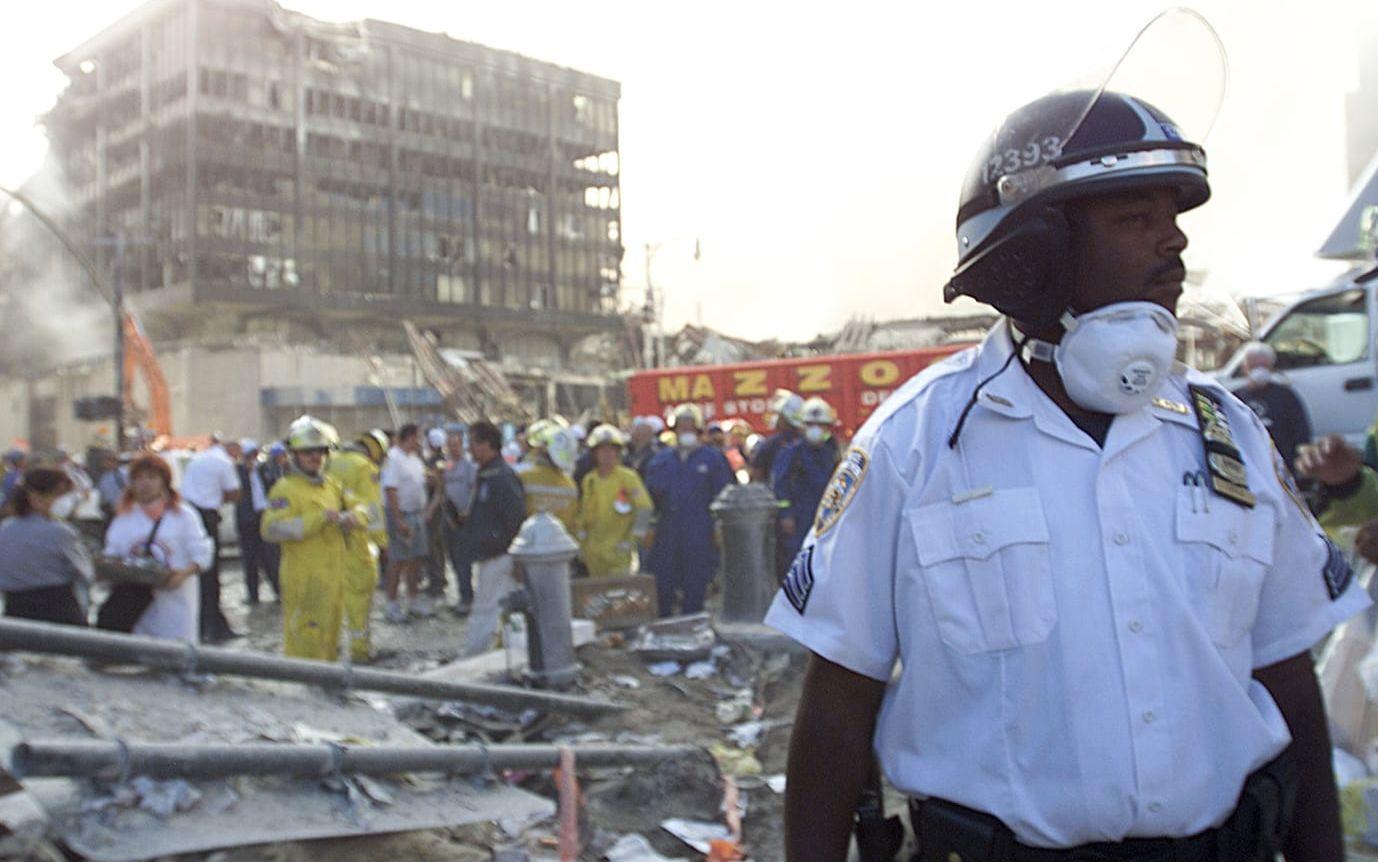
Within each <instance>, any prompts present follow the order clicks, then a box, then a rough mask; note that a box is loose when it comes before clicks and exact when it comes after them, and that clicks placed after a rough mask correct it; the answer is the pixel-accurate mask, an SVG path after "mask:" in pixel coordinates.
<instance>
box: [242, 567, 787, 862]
mask: <svg viewBox="0 0 1378 862" xmlns="http://www.w3.org/2000/svg"><path fill="white" fill-rule="evenodd" d="M221 580H222V589H221V595H222V606H223V608H224V610H225V613H226V615H227V616H228V618H229V619H230V622H231V625H232V626H233V627H234V628H235V629H236V630H237V631H241V632H243V633H244V634H245V635H246V636H245V637H244V638H241V639H236V640H233V641H230V642H228V643H226V644H225V645H224V646H226V647H228V648H231V649H247V650H254V651H261V652H266V653H270V654H278V653H280V652H281V648H282V612H281V605H279V604H278V603H276V602H275V601H273V600H272V598H271V596H272V592H271V588H269V587H267V586H266V585H265V586H264V587H263V588H262V590H261V598H262V601H261V602H260V603H259V604H257V605H254V606H250V605H248V604H247V603H246V601H245V592H244V585H243V579H242V574H241V569H240V566H239V561H238V560H237V559H235V558H234V557H233V556H230V557H229V558H228V559H226V560H225V561H224V564H223V565H222V574H221ZM449 589H450V591H451V597H450V598H449V601H453V592H454V585H453V581H451V583H450V586H449ZM711 609H713V600H712V599H710V610H711ZM381 610H382V596H381V593H379V594H378V598H377V600H376V601H375V603H374V611H373V624H372V641H373V648H374V652H375V653H376V654H377V655H378V659H377V661H376V662H375V663H374V665H373V666H375V667H379V668H386V669H393V670H399V671H406V672H418V673H420V672H425V671H427V670H430V669H433V668H435V667H438V666H440V665H442V664H446V663H449V662H452V661H454V660H455V659H456V658H457V657H458V656H459V654H460V651H461V648H462V645H463V641H464V631H465V624H466V621H465V620H464V619H463V618H460V617H456V616H454V615H453V614H452V613H450V611H449V610H448V609H446V608H444V607H443V606H442V607H441V608H440V609H439V610H438V612H437V614H436V615H435V616H434V617H431V618H427V619H417V618H413V619H411V620H410V621H408V622H407V623H405V624H400V625H399V624H391V623H388V622H386V621H384V620H383V619H382V613H381ZM578 657H579V661H580V665H581V669H580V674H579V679H578V682H577V683H576V686H575V688H574V690H573V691H574V693H578V694H584V695H588V696H592V697H602V698H607V699H609V700H616V701H620V702H622V703H625V704H627V705H628V706H629V707H630V708H629V709H628V710H626V711H624V712H620V713H613V714H609V715H605V716H602V717H600V718H598V719H590V720H585V721H571V720H564V719H560V718H558V717H554V716H549V717H544V718H542V719H540V720H538V721H535V722H533V723H531V724H530V725H523V724H522V722H521V720H520V719H519V717H517V716H506V717H504V716H501V715H498V716H489V717H487V718H486V720H485V719H482V718H475V717H472V716H460V717H456V715H454V714H453V713H452V714H450V715H444V714H442V713H443V712H444V708H443V707H444V705H441V704H434V703H432V704H424V705H419V706H417V705H414V706H413V707H411V708H409V709H406V710H403V711H402V713H401V716H402V718H403V719H404V721H405V722H406V723H407V724H408V725H410V726H411V727H412V728H413V729H415V730H417V731H418V732H420V733H421V734H423V735H424V736H427V737H428V738H430V739H432V740H434V741H436V742H441V743H446V742H449V743H458V742H475V741H482V742H521V741H529V742H536V741H553V742H621V743H626V744H651V745H659V744H665V745H677V744H689V745H693V746H697V747H699V748H701V749H703V752H704V753H703V755H702V756H700V757H697V758H693V759H690V760H687V761H682V762H676V763H668V764H664V765H661V766H658V767H654V768H645V767H642V768H638V769H599V770H586V769H579V770H578V771H579V778H580V782H581V790H582V795H583V799H584V808H583V816H582V830H581V837H582V839H583V841H584V843H585V847H584V853H583V854H582V856H581V858H585V859H599V858H601V857H602V854H603V852H605V851H606V849H607V848H608V847H609V846H610V845H611V843H612V842H613V841H615V840H616V839H617V838H619V837H621V836H624V835H628V834H632V833H636V834H639V835H642V836H644V837H645V838H646V839H647V841H648V842H649V843H650V845H651V846H652V847H653V848H654V849H655V850H656V851H658V852H659V853H661V854H663V855H665V856H667V857H670V858H686V859H688V858H701V856H700V854H698V853H696V852H695V851H694V850H693V849H691V848H690V847H689V846H688V845H687V844H685V843H684V842H682V841H681V840H679V839H678V838H676V837H674V836H673V835H671V834H670V833H669V832H667V831H665V830H664V829H662V828H661V827H660V824H661V823H662V822H663V821H665V820H667V819H670V818H681V819H684V820H690V821H699V822H710V823H719V824H722V823H724V822H725V818H724V815H723V811H722V805H723V800H724V796H725V791H726V790H727V786H728V782H726V781H725V779H730V783H731V785H733V787H734V789H735V791H736V795H737V798H738V809H739V810H743V809H744V813H743V816H742V849H743V850H744V851H745V852H746V853H747V854H748V855H749V857H750V858H753V859H763V860H773V859H782V858H783V856H784V854H783V849H782V848H783V798H784V797H783V795H782V794H781V793H780V792H779V788H780V787H781V786H782V785H781V783H780V782H781V780H782V776H783V773H784V770H785V758H786V752H787V749H788V742H789V733H790V723H791V721H792V719H793V715H794V708H795V704H796V702H797V700H798V696H799V688H800V684H801V681H802V675H803V660H804V659H803V655H802V654H800V653H798V652H794V651H787V650H780V651H778V652H776V653H773V654H767V653H764V652H762V651H761V650H759V649H754V648H751V647H748V646H746V645H743V644H734V643H726V642H722V641H721V640H720V641H719V644H718V646H717V649H716V650H715V654H714V656H713V658H712V659H711V660H710V661H709V662H707V663H701V664H700V665H699V666H698V667H697V668H696V669H695V670H694V671H693V673H692V676H691V675H686V673H685V668H686V666H685V665H681V668H680V669H679V670H678V671H677V672H675V673H674V674H673V675H669V676H657V675H656V674H654V673H652V672H651V669H650V666H649V665H648V663H647V662H645V661H643V660H642V659H641V658H639V657H638V656H636V655H635V654H634V653H633V652H632V651H631V649H630V646H629V644H628V643H627V642H626V641H625V640H624V638H623V637H622V636H620V635H618V634H604V635H601V636H600V637H599V638H598V639H597V640H595V641H594V642H593V643H590V644H587V645H585V646H583V647H581V648H579V651H578ZM710 669H711V670H710ZM660 671H661V672H662V673H663V672H664V669H663V668H661V669H660ZM734 734H735V736H734ZM507 780H509V781H513V782H514V783H516V784H517V785H519V786H521V787H523V788H525V789H527V790H531V791H533V792H536V793H538V794H540V795H542V796H546V797H547V798H550V799H554V798H555V796H556V791H555V788H554V785H553V783H552V778H551V776H550V775H549V774H543V773H530V774H524V775H508V776H507ZM772 785H774V787H775V789H772ZM555 834H556V829H555V825H554V824H553V823H545V824H538V825H536V826H534V827H532V828H530V829H529V830H527V831H526V832H525V833H523V834H519V835H510V834H507V833H505V832H504V831H503V830H502V829H500V828H498V827H497V826H495V825H494V824H479V825H474V826H466V827H458V828H452V829H433V830H423V831H418V832H413V833H405V834H401V835H390V836H367V837H360V838H349V839H325V840H317V841H309V842H287V843H281V844H273V845H258V846H255V847H242V848H236V849H232V850H228V851H222V852H221V853H218V854H215V858H216V859H217V860H222V859H223V860H235V862H238V860H250V859H264V860H282V862H288V860H291V862H297V860H300V862H308V860H313V862H314V860H317V859H321V860H325V859H327V858H328V859H330V860H331V862H341V860H345V862H352V860H354V859H361V860H362V859H365V858H367V859H377V858H387V857H389V856H392V857H396V858H407V859H437V860H439V859H456V860H468V859H489V858H491V853H492V850H493V848H500V847H506V846H512V845H517V846H520V847H523V848H525V850H526V852H528V853H529V854H530V856H531V858H542V857H549V858H554V856H555V851H554V847H553V844H552V842H553V841H554V836H555Z"/></svg>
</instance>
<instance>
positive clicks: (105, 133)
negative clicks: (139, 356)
mask: <svg viewBox="0 0 1378 862" xmlns="http://www.w3.org/2000/svg"><path fill="white" fill-rule="evenodd" d="M56 64H57V66H58V67H59V68H60V69H61V70H62V72H63V73H64V74H65V75H66V76H67V77H68V85H67V87H66V88H65V90H64V91H63V92H62V94H61V95H60V97H59V98H58V100H57V103H56V105H55V106H54V107H53V108H52V109H51V110H50V111H49V113H48V114H47V115H46V116H45V117H44V118H43V125H44V127H45V128H46V130H47V133H48V136H49V140H50V144H51V147H50V150H51V152H50V157H49V167H48V169H47V170H46V171H45V172H44V174H43V175H42V176H40V177H36V178H35V180H34V181H33V182H31V183H30V184H29V185H28V186H26V187H25V189H23V190H22V192H24V193H27V197H28V198H29V199H30V200H31V202H32V203H33V204H34V205H35V206H36V207H37V208H39V209H41V210H43V211H45V212H47V213H49V214H51V216H52V218H53V220H54V221H55V222H57V224H58V225H59V226H61V227H63V228H65V229H66V231H67V232H68V233H69V234H70V236H71V244H72V245H75V246H76V247H77V248H78V249H79V250H84V251H85V253H87V254H88V255H89V256H90V257H91V259H92V261H93V263H94V267H93V268H94V269H95V270H96V271H97V272H98V273H99V274H100V275H99V278H100V279H101V281H103V282H104V285H103V286H98V285H92V284H88V282H90V281H91V280H92V279H91V278H90V277H89V276H88V275H86V274H85V272H84V271H83V270H82V269H80V268H79V267H77V266H76V265H75V264H74V260H75V258H74V256H73V254H72V253H71V251H70V250H69V249H67V248H64V247H63V246H62V245H61V244H60V243H59V242H58V240H57V238H56V237H55V235H53V234H52V232H51V231H48V230H46V229H45V228H44V226H43V225H41V224H40V222H39V221H38V220H37V219H36V218H35V217H34V216H33V215H32V214H31V213H30V212H29V211H27V210H21V209H20V208H18V207H17V206H15V207H11V208H10V209H9V210H8V211H7V212H6V214H5V215H4V217H3V220H0V242H3V243H4V246H5V248H6V254H5V260H6V262H5V264H4V265H3V266H0V295H2V296H3V298H0V305H3V307H4V309H5V311H6V313H5V314H4V315H3V317H4V322H3V324H0V326H3V328H4V329H5V330H6V331H7V333H13V334H14V335H15V336H16V338H15V339H6V341H7V343H8V345H9V346H8V347H6V348H5V349H4V352H2V353H0V363H3V365H2V366H0V367H4V368H5V370H6V371H7V372H8V373H7V375H6V376H7V378H8V382H6V383H4V384H0V387H3V388H0V405H3V407H4V408H6V409H5V410H3V411H0V412H3V413H6V414H8V417H7V418H6V419H5V420H4V422H6V423H8V426H9V427H0V435H4V436H7V437H10V438H23V439H27V440H29V441H31V442H32V443H33V445H35V446H43V445H45V444H46V445H51V444H54V443H57V442H68V443H72V442H87V441H89V440H90V439H91V438H92V437H93V436H96V434H97V432H96V426H94V425H93V424H92V423H89V422H87V423H82V422H80V421H79V420H77V419H75V418H74V417H73V414H72V409H71V406H70V405H71V403H72V402H73V401H75V400H76V399H78V398H80V397H83V396H97V395H109V394H111V392H112V388H113V385H114V384H113V380H112V378H113V366H112V363H113V362H114V361H115V360H114V358H113V356H114V346H113V345H114V341H115V338H114V334H113V333H114V327H113V325H112V320H113V318H112V317H111V316H110V308H111V306H110V305H109V304H108V302H109V296H111V295H113V293H114V291H115V289H117V288H118V289H120V290H122V292H123V296H124V302H125V303H126V304H127V306H128V308H130V309H131V310H132V311H133V312H134V314H135V315H136V316H137V319H138V320H139V322H140V324H141V326H142V329H143V331H144V332H145V333H146V334H147V337H148V341H149V342H150V343H151V345H152V349H153V351H154V352H155V353H156V357H157V358H156V362H157V364H158V365H159V366H160V369H161V372H162V375H163V379H164V380H165V386H166V389H167V393H166V399H165V400H166V401H168V403H169V405H170V406H169V407H168V410H169V411H170V420H169V421H170V423H171V425H172V427H174V428H175V429H176V431H175V433H177V434H195V433H202V432H205V431H208V430H211V429H215V428H219V429H222V430H224V431H225V432H227V433H232V434H252V435H256V436H262V437H269V438H270V437H272V436H275V435H276V434H278V433H281V429H282V428H283V427H285V425H286V423H287V422H288V421H289V420H290V419H291V418H292V417H294V416H296V415H297V414H300V413H302V412H311V413H313V414H316V415H320V416H322V417H324V418H327V419H329V420H331V421H333V422H335V423H336V424H337V425H339V426H340V427H341V428H342V429H349V430H352V429H357V428H362V427H367V426H370V425H384V426H390V425H392V424H394V422H395V420H396V419H397V417H398V416H399V415H400V416H405V417H418V416H424V415H432V416H437V417H439V416H442V415H452V414H453V413H454V412H455V411H454V410H452V409H448V408H449V407H450V405H449V404H447V403H446V399H445V398H444V397H442V394H441V392H440V391H438V389H439V390H444V389H445V387H444V386H440V387H437V385H435V383H434V381H432V380H430V379H429V375H428V374H427V373H426V368H425V367H423V366H426V364H427V363H426V362H425V361H423V360H420V359H418V358H417V356H416V355H415V347H416V341H417V339H416V337H415V334H414V336H413V338H411V339H409V338H408V335H407V333H406V331H404V327H403V323H404V322H410V323H412V324H413V325H414V329H415V333H419V334H420V339H421V341H424V342H425V344H426V345H427V346H429V347H431V348H434V350H433V356H434V355H438V356H441V357H443V359H444V360H445V363H444V364H447V365H449V366H452V367H453V368H455V369H458V371H457V374H458V377H457V379H458V380H459V381H460V382H461V383H463V382H465V381H468V382H469V383H471V384H473V385H475V386H479V387H480V393H479V394H480V395H483V394H485V393H487V391H488V390H487V389H484V388H483V387H490V388H491V387H492V386H496V390H497V391H496V396H500V397H496V401H495V403H496V404H498V405H499V406H500V407H501V409H499V408H497V407H495V409H497V410H498V412H502V411H503V410H506V409H507V408H510V407H512V405H513V404H519V405H521V407H522V408H523V409H525V410H528V411H530V412H531V413H532V414H533V415H536V414H539V413H543V412H546V411H560V412H563V413H566V414H577V413H579V412H580V411H582V410H586V409H607V408H608V407H609V406H611V407H616V406H617V403H616V402H617V400H618V399H619V398H620V397H621V396H620V388H619V387H616V386H612V385H608V384H607V382H606V381H608V379H609V378H608V372H609V371H612V370H615V369H618V368H623V367H627V366H629V365H631V364H632V361H633V360H632V358H631V357H632V356H634V355H635V354H634V353H633V351H634V350H635V349H636V348H635V345H634V344H631V343H630V340H631V339H634V338H635V337H637V336H636V333H635V332H634V324H633V323H629V321H628V319H626V318H624V317H623V316H622V315H621V314H620V313H619V296H618V287H619V280H620V269H621V261H622V255H623V245H622V240H621V221H620V187H619V156H618V99H619V96H620V85H619V84H618V83H617V82H615V81H612V80H608V79H605V78H600V77H596V76H594V75H590V74H586V73H583V72H579V71H575V70H572V69H567V68H562V67H558V66H555V65H552V64H549V63H544V62H540V61H537V60H533V59H530V58H527V57H523V56H520V55H518V54H515V53H511V52H507V51H499V50H494V49H491V48H487V47H483V46H481V45H476V44H473V43H469V42H464V41H460V40H458V39H454V38H451V37H450V36H448V35H445V34H437V33H427V32H422V31H418V30H414V29H410V28H407V27H403V26H399V25H396V24H390V23H386V22H382V21H375V20H365V21H362V22H357V23H346V24H333V23H326V22H321V21H317V20H314V19H312V18H309V17H306V16H304V15H301V14H299V13H295V12H291V11H288V10H285V9H283V8H282V7H280V6H278V5H277V4H276V3H274V2H272V0H151V2H148V3H146V4H145V5H143V6H142V7H140V8H139V9H137V10H136V11H134V12H132V13H131V14H129V15H128V16H126V17H125V18H124V19H122V20H120V21H118V22H117V23H115V24H113V25H112V26H110V27H109V28H107V29H105V30H104V31H102V32H100V33H99V34H97V35H95V36H93V37H92V38H90V39H89V40H88V41H86V42H85V43H83V44H82V45H80V46H79V47H77V48H75V49H74V50H72V51H71V52H70V53H68V54H66V55H64V56H62V57H60V58H58V59H57V60H56ZM97 287H98V288H99V289H92V288H97ZM102 294H104V295H102ZM78 323H79V324H80V327H84V328H85V329H89V332H85V331H82V332H80V333H77V332H76V331H75V330H74V329H73V327H77V326H78ZM45 328H46V329H50V330H57V331H58V332H57V334H55V335H54V336H53V337H51V338H48V339H40V338H38V337H37V336H38V334H40V333H42V332H43V331H44V330H45ZM25 335H27V336H28V337H27V338H25V337H22V336H25ZM74 335H79V337H72V336H74ZM68 342H75V344H69V343H68ZM69 348H70V349H69ZM126 361H128V360H126ZM126 367H127V368H130V367H131V366H126ZM475 369H478V372H477V373H475ZM137 370H138V368H132V369H131V372H132V371H137ZM466 374H467V376H466ZM130 379H132V380H133V381H134V383H133V385H132V386H129V387H128V390H127V392H126V401H127V402H128V403H129V404H130V409H131V411H132V413H133V415H132V416H131V421H139V420H147V419H148V417H147V416H141V415H140V414H141V412H142V413H147V411H148V410H149V409H150V408H148V406H147V405H148V403H149V401H150V397H149V396H150V393H149V392H147V391H146V390H147V389H148V388H150V387H155V386H157V385H158V384H157V383H156V381H155V382H150V381H151V380H152V378H151V377H150V376H149V375H148V374H145V375H142V376H139V375H136V374H133V373H131V374H130ZM495 381H496V383H495ZM513 392H515V393H516V394H517V395H518V396H519V398H518V399H517V400H516V401H513V399H511V397H510V396H511V393H513ZM609 400H611V401H612V403H611V404H609V403H608V402H609ZM478 402H479V403H481V402H482V398H479V399H478ZM468 403H470V404H472V403H475V399H473V398H471V399H469V402H468ZM502 405H505V406H502ZM461 412H462V411H461ZM510 418H520V417H515V416H514V417H510Z"/></svg>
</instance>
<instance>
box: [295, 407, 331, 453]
mask: <svg viewBox="0 0 1378 862" xmlns="http://www.w3.org/2000/svg"><path fill="white" fill-rule="evenodd" d="M339 439H340V438H339V435H338V434H336V433H335V429H334V428H332V427H331V426H330V425H329V424H328V423H326V422H322V421H321V420H319V419H317V418H315V417H314V416H306V415H303V416H298V417H297V418H296V419H293V420H292V424H291V425H289V426H288V427H287V448H289V449H294V450H295V449H330V448H332V447H333V446H335V444H337V443H338V442H339Z"/></svg>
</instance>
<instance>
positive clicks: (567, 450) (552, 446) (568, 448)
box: [545, 428, 579, 473]
mask: <svg viewBox="0 0 1378 862" xmlns="http://www.w3.org/2000/svg"><path fill="white" fill-rule="evenodd" d="M545 454H546V457H548V458H550V463H552V464H554V465H555V466H556V467H559V468H560V469H561V470H563V471H564V472H566V473H571V472H573V471H574V462H575V461H577V460H578V458H579V441H578V440H575V439H574V432H573V431H571V430H570V429H569V428H556V429H554V430H553V431H548V432H547V433H546V444H545Z"/></svg>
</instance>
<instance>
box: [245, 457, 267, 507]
mask: <svg viewBox="0 0 1378 862" xmlns="http://www.w3.org/2000/svg"><path fill="white" fill-rule="evenodd" d="M259 469H260V468H259V465H258V464H255V465H253V466H252V467H250V468H249V498H250V500H251V501H252V505H253V507H254V511H255V512H262V511H263V510H264V509H267V508H268V490H267V489H266V488H264V487H263V474H262V473H260V472H259Z"/></svg>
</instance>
